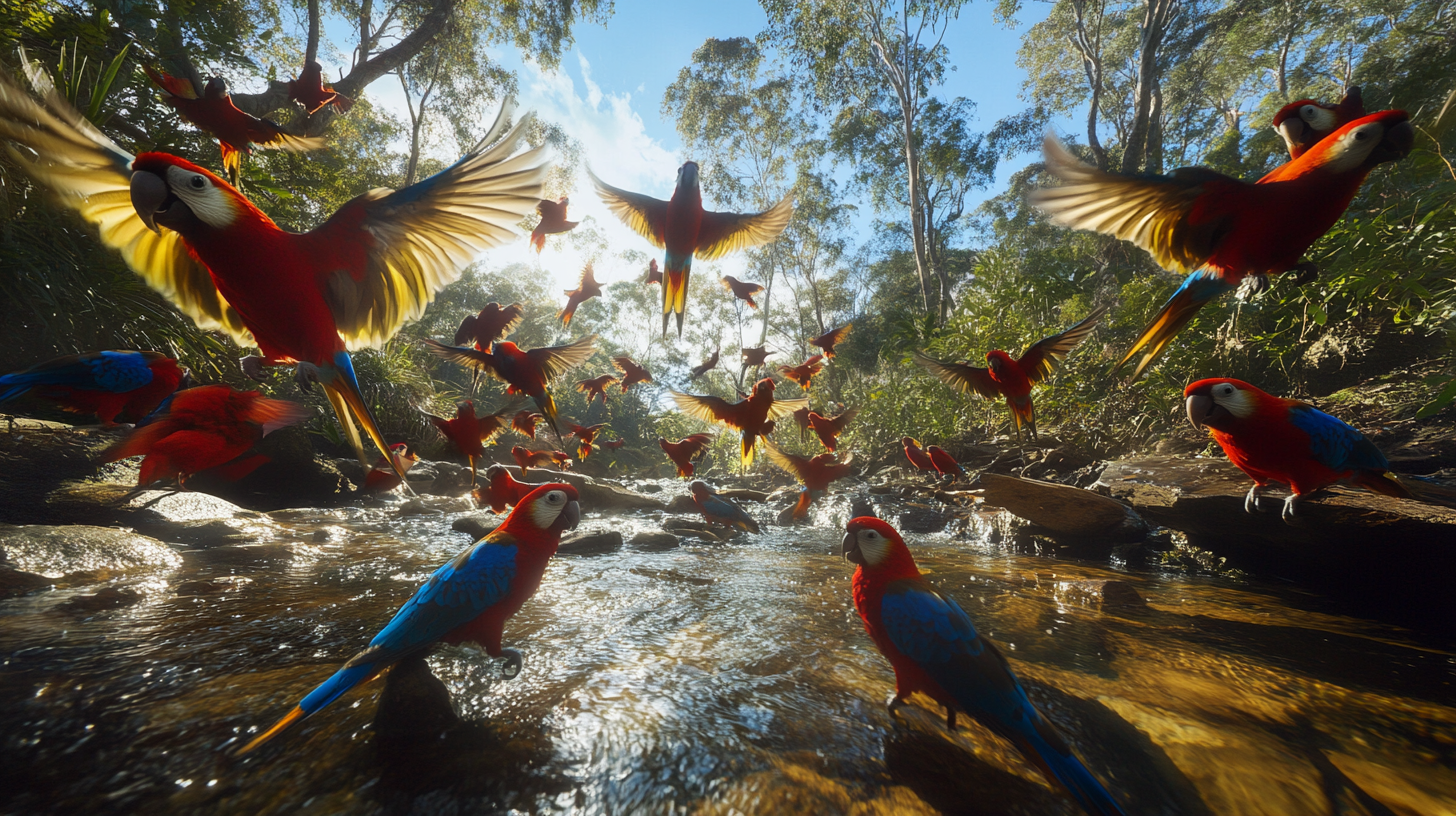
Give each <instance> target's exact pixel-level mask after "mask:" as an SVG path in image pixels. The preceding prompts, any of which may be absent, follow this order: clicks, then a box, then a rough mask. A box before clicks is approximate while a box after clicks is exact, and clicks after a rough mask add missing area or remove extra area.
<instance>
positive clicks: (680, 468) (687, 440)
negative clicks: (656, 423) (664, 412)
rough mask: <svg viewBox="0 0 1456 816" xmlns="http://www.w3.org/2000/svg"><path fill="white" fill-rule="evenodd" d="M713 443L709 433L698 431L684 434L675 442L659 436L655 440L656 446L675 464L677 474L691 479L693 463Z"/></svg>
mask: <svg viewBox="0 0 1456 816" xmlns="http://www.w3.org/2000/svg"><path fill="white" fill-rule="evenodd" d="M711 444H713V437H712V435H710V434H705V433H699V434H693V435H692V436H686V437H683V438H682V439H679V440H678V441H676V442H669V441H667V440H666V439H662V438H661V437H659V438H658V440H657V445H658V447H660V448H662V450H663V452H664V453H666V454H667V458H668V459H671V460H672V463H673V464H674V465H675V466H677V475H678V476H681V477H682V478H684V479H691V478H692V476H693V469H694V463H695V462H697V460H699V459H701V458H703V454H704V453H707V451H708V446H709V445H711Z"/></svg>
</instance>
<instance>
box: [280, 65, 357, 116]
mask: <svg viewBox="0 0 1456 816" xmlns="http://www.w3.org/2000/svg"><path fill="white" fill-rule="evenodd" d="M288 98H289V99H290V100H292V101H294V102H297V103H298V104H300V105H302V106H303V109H304V110H305V111H307V112H308V114H309V115H310V116H312V115H313V114H315V113H318V112H319V111H320V110H322V109H323V107H324V106H325V105H333V106H334V110H335V111H337V112H339V113H348V112H349V108H352V107H354V100H352V99H350V98H349V97H347V96H344V95H343V94H341V93H339V92H338V91H336V90H334V89H333V88H331V87H329V86H327V85H325V84H324V67H323V66H322V65H319V64H318V62H317V61H312V62H309V63H308V64H307V65H305V66H303V70H302V71H301V72H299V74H298V79H294V80H289V82H288Z"/></svg>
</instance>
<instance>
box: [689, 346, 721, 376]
mask: <svg viewBox="0 0 1456 816" xmlns="http://www.w3.org/2000/svg"><path fill="white" fill-rule="evenodd" d="M720 351H722V349H713V353H712V354H711V355H709V357H708V359H706V360H704V361H703V364H702V365H699V366H694V367H693V370H692V376H690V377H688V379H689V380H696V379H697V378H699V377H701V376H703V375H704V374H707V373H708V372H709V371H712V370H713V369H715V368H717V367H718V352H720Z"/></svg>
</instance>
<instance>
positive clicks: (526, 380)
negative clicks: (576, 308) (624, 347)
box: [425, 334, 597, 439]
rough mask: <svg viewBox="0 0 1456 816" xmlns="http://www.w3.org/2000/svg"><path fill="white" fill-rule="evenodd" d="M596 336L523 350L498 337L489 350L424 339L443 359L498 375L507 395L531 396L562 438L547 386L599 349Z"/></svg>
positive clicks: (554, 406) (436, 354) (557, 434)
mask: <svg viewBox="0 0 1456 816" xmlns="http://www.w3.org/2000/svg"><path fill="white" fill-rule="evenodd" d="M596 339H597V336H596V335H595V334H590V335H587V336H586V337H583V338H581V339H580V340H577V341H576V342H573V343H568V344H567V345H564V346H548V347H546V348H537V349H531V350H530V351H522V350H521V349H520V347H518V346H517V345H516V344H515V343H512V342H511V341H509V340H497V341H496V342H495V343H494V344H493V345H492V346H491V350H490V351H488V352H486V351H480V350H478V349H473V348H465V347H462V346H447V345H445V344H444V343H438V342H436V341H434V340H430V339H428V338H426V339H425V346H426V348H428V349H429V350H430V351H431V352H432V353H434V354H435V356H437V357H439V358H441V359H443V360H449V361H450V362H452V363H459V364H460V365H464V366H471V367H473V368H477V369H479V370H481V371H484V372H485V373H487V374H489V375H491V376H492V377H495V378H496V379H498V380H500V381H501V382H503V383H505V384H506V385H507V386H508V387H507V388H506V393H507V394H525V395H526V396H528V397H530V398H531V399H532V400H534V401H535V403H536V407H537V408H539V409H541V415H542V416H544V417H546V421H547V422H548V423H550V425H551V430H552V431H553V432H555V433H556V438H557V439H560V438H561V428H560V426H558V425H557V422H556V401H555V400H554V399H552V398H551V392H550V391H548V390H546V386H547V385H549V384H550V383H551V382H552V381H553V380H555V379H556V378H557V377H560V376H561V375H562V374H565V373H566V372H567V371H569V370H571V369H573V368H575V367H577V366H579V365H581V364H582V363H584V362H586V360H587V358H588V357H591V356H592V352H594V351H596V346H595V345H593V343H595V342H596Z"/></svg>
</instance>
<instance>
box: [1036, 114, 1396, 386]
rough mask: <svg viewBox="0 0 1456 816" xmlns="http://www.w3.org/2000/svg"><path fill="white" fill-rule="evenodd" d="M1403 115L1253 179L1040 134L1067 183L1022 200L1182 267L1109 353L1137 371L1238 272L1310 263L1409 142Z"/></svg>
mask: <svg viewBox="0 0 1456 816" xmlns="http://www.w3.org/2000/svg"><path fill="white" fill-rule="evenodd" d="M1408 118H1409V117H1407V116H1406V113H1405V111H1396V110H1392V111H1383V112H1381V113H1375V114H1371V115H1370V116H1366V117H1364V118H1361V119H1356V120H1355V121H1353V122H1350V123H1349V124H1347V125H1345V126H1344V127H1341V128H1340V129H1339V130H1336V131H1335V132H1334V133H1332V134H1330V135H1329V136H1327V137H1325V138H1324V139H1323V140H1321V141H1320V142H1319V143H1318V144H1316V145H1315V146H1314V147H1312V148H1310V149H1309V150H1307V151H1305V152H1304V153H1303V154H1302V155H1301V156H1300V157H1299V158H1298V159H1295V160H1294V161H1291V162H1289V163H1288V164H1285V165H1283V166H1281V167H1279V168H1278V169H1276V170H1274V171H1273V172H1271V173H1269V174H1268V175H1266V176H1264V177H1263V178H1262V179H1259V181H1258V182H1257V183H1254V184H1250V183H1248V182H1245V181H1241V180H1239V179H1236V178H1232V177H1229V176H1225V175H1223V174H1222V173H1217V172H1214V171H1213V170H1209V169H1208V168H1205V167H1195V168H1183V169H1179V170H1175V171H1173V172H1172V173H1171V174H1168V175H1119V174H1116V173H1108V172H1105V171H1102V170H1098V169H1097V168H1095V167H1091V166H1089V165H1086V164H1083V163H1082V162H1080V161H1078V160H1077V158H1076V157H1075V156H1073V155H1072V154H1071V153H1069V152H1067V149H1066V148H1065V147H1063V146H1062V144H1061V143H1060V142H1058V141H1057V140H1056V139H1055V138H1054V137H1051V136H1048V137H1047V140H1046V142H1045V145H1044V148H1045V153H1046V162H1047V169H1048V170H1049V171H1050V172H1051V174H1052V175H1054V176H1057V177H1058V178H1060V179H1061V180H1062V181H1063V182H1064V183H1063V184H1062V185H1061V186H1059V187H1047V188H1043V189H1040V190H1035V191H1033V192H1032V193H1031V195H1030V197H1029V199H1028V200H1029V201H1031V203H1032V204H1034V205H1036V206H1037V207H1039V208H1041V210H1042V211H1044V212H1045V213H1046V214H1047V215H1048V216H1049V218H1050V219H1051V221H1052V223H1054V224H1059V225H1061V226H1064V227H1071V228H1073V229H1081V230H1091V231H1093V232H1100V233H1102V234H1104V235H1111V236H1114V237H1116V238H1121V239H1124V240H1129V241H1132V242H1133V243H1135V244H1136V245H1137V246H1139V247H1141V248H1143V249H1144V250H1146V251H1147V252H1148V253H1149V254H1150V255H1152V256H1153V260H1155V261H1156V262H1157V263H1158V265H1159V266H1162V267H1163V268H1164V269H1169V270H1173V271H1180V272H1189V275H1188V277H1187V278H1185V279H1184V281H1183V285H1182V286H1180V287H1178V290H1177V291H1176V292H1174V293H1173V296H1172V297H1171V298H1169V299H1168V302H1167V303H1165V304H1164V305H1163V308H1162V309H1160V310H1159V311H1158V314H1157V315H1156V316H1154V318H1153V321H1152V322H1151V323H1149V324H1148V326H1147V328H1145V329H1143V331H1142V334H1141V335H1139V336H1138V339H1137V340H1136V341H1134V343H1133V345H1132V348H1131V349H1129V350H1128V352H1127V354H1126V355H1125V356H1124V357H1123V358H1122V361H1121V362H1119V363H1118V364H1117V368H1118V369H1121V368H1122V366H1124V365H1126V364H1127V363H1128V361H1130V360H1132V359H1133V358H1134V357H1137V358H1138V362H1137V367H1136V368H1135V369H1134V370H1133V374H1132V376H1133V379H1137V378H1138V377H1139V376H1141V375H1142V373H1143V371H1144V370H1146V369H1147V367H1148V366H1149V365H1151V364H1152V362H1153V361H1154V360H1156V359H1157V357H1158V355H1160V354H1161V353H1162V352H1163V349H1164V348H1166V347H1167V345H1168V344H1169V343H1171V342H1172V341H1173V338H1174V337H1175V336H1177V334H1178V332H1180V331H1182V329H1183V327H1184V326H1186V325H1188V322H1189V321H1190V320H1192V319H1193V316H1194V315H1195V314H1197V312H1198V310H1199V309H1201V308H1202V307H1203V305H1204V304H1206V303H1208V302H1209V301H1211V300H1213V299H1215V298H1217V297H1219V296H1220V295H1222V294H1224V293H1226V292H1229V291H1231V290H1233V289H1234V288H1236V287H1237V286H1238V285H1239V284H1240V283H1241V282H1242V281H1243V280H1244V279H1245V278H1248V277H1252V279H1253V286H1254V287H1255V289H1256V290H1262V289H1264V288H1267V287H1268V285H1269V278H1268V276H1269V275H1276V274H1279V273H1281V272H1287V271H1290V270H1293V269H1300V270H1304V271H1310V270H1313V269H1314V266H1313V264H1312V263H1311V262H1301V261H1300V258H1301V257H1303V256H1304V253H1305V251H1306V250H1308V249H1309V248H1310V246H1311V245H1312V244H1313V243H1314V242H1315V241H1317V240H1319V238H1320V237H1321V236H1322V235H1324V234H1325V233H1326V232H1328V231H1329V229H1330V227H1333V226H1334V225H1335V222H1337V221H1339V220H1340V217H1341V216H1342V215H1344V213H1345V208H1346V207H1348V206H1349V205H1350V201H1351V200H1353V199H1354V197H1355V194H1356V193H1357V192H1359V190H1360V185H1361V184H1363V183H1364V181H1365V178H1366V176H1368V175H1369V174H1370V171H1371V170H1373V169H1374V168H1375V167H1376V165H1379V164H1382V163H1384V162H1390V161H1395V160H1397V159H1400V158H1403V157H1405V156H1406V154H1408V153H1410V151H1411V147H1412V146H1413V145H1414V143H1415V128H1413V127H1412V126H1411V123H1410V122H1409V121H1408Z"/></svg>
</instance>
